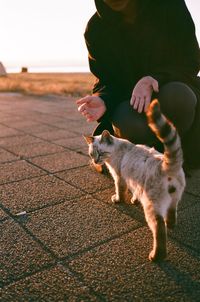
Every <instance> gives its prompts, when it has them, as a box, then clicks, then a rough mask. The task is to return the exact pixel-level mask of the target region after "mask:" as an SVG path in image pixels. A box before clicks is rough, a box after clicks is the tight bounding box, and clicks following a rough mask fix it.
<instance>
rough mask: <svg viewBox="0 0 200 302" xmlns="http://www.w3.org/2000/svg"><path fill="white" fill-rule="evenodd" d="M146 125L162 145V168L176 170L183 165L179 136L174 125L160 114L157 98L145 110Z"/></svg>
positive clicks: (168, 170)
mask: <svg viewBox="0 0 200 302" xmlns="http://www.w3.org/2000/svg"><path fill="white" fill-rule="evenodd" d="M146 115H147V119H148V125H149V127H150V128H151V130H152V131H153V132H154V133H155V134H156V136H157V138H158V139H159V140H160V141H161V142H162V143H163V145H164V148H165V150H164V159H163V163H162V167H163V170H165V171H167V172H172V173H173V172H176V171H178V170H179V169H180V168H181V167H182V165H183V152H182V148H181V139H180V136H179V134H178V132H177V130H176V128H175V127H174V125H173V124H172V123H171V122H170V121H169V120H168V119H167V118H166V117H165V116H164V115H163V114H162V112H161V110H160V104H159V102H158V100H157V99H155V100H153V101H152V102H151V104H150V105H149V108H148V110H147V112H146Z"/></svg>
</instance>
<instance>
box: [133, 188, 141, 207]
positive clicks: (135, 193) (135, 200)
mask: <svg viewBox="0 0 200 302" xmlns="http://www.w3.org/2000/svg"><path fill="white" fill-rule="evenodd" d="M140 195H141V189H140V188H139V186H136V187H135V190H133V192H132V198H131V203H132V204H135V205H136V204H138V203H139V200H140Z"/></svg>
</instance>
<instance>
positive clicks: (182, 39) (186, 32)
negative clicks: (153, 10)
mask: <svg viewBox="0 0 200 302" xmlns="http://www.w3.org/2000/svg"><path fill="white" fill-rule="evenodd" d="M166 14H167V18H166V19H167V20H168V24H169V26H168V28H169V32H168V36H170V39H169V40H168V41H169V43H171V49H172V51H171V52H170V54H166V56H167V57H166V61H167V62H168V65H167V66H166V68H165V71H164V72H163V71H155V72H152V73H151V76H152V77H153V78H155V79H156V80H157V81H158V83H159V86H160V85H163V84H165V83H167V82H170V81H182V82H185V83H187V82H191V81H192V79H193V78H194V77H196V76H197V74H198V72H199V70H200V49H199V44H198V41H197V38H196V34H195V26H194V22H193V20H192V17H191V15H190V13H189V11H188V9H187V7H186V5H185V2H184V1H174V5H173V7H171V9H170V10H169V11H167V10H166ZM163 60H165V56H163ZM169 62H170V63H169Z"/></svg>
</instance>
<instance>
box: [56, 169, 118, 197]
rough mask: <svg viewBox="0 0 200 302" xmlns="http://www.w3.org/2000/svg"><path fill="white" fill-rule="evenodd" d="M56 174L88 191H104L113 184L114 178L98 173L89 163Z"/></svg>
mask: <svg viewBox="0 0 200 302" xmlns="http://www.w3.org/2000/svg"><path fill="white" fill-rule="evenodd" d="M55 175H57V176H58V177H59V178H61V179H64V180H65V181H66V182H68V183H69V184H71V185H75V186H76V187H78V188H80V189H84V191H85V192H87V193H95V192H96V191H102V190H104V189H107V188H110V187H111V186H113V180H112V179H111V178H110V177H105V176H104V175H102V174H98V173H96V171H94V170H93V169H92V168H91V167H90V166H88V165H87V166H85V167H79V168H76V169H72V170H70V171H64V172H60V173H56V174H55Z"/></svg>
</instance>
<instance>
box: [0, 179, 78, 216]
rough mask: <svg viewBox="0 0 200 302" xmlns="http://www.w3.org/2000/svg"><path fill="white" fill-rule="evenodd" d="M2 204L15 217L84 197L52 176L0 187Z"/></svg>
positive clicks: (75, 189)
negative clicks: (18, 214) (22, 213)
mask: <svg viewBox="0 0 200 302" xmlns="http://www.w3.org/2000/svg"><path fill="white" fill-rule="evenodd" d="M0 194H1V199H2V204H3V205H4V207H6V208H7V209H8V210H9V211H10V212H11V213H12V214H13V215H15V214H17V213H19V212H23V211H26V212H27V213H29V212H33V211H34V210H37V209H40V208H43V207H47V206H50V205H53V204H57V203H60V202H62V201H66V200H71V199H74V198H77V197H80V196H82V195H83V194H84V193H83V192H82V191H80V190H79V189H77V188H75V187H73V186H71V185H69V184H67V183H66V182H65V181H63V180H60V179H58V178H56V177H54V176H52V175H50V176H49V175H45V176H41V177H36V178H33V179H25V180H22V181H18V182H17V183H11V184H6V185H3V186H0Z"/></svg>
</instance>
